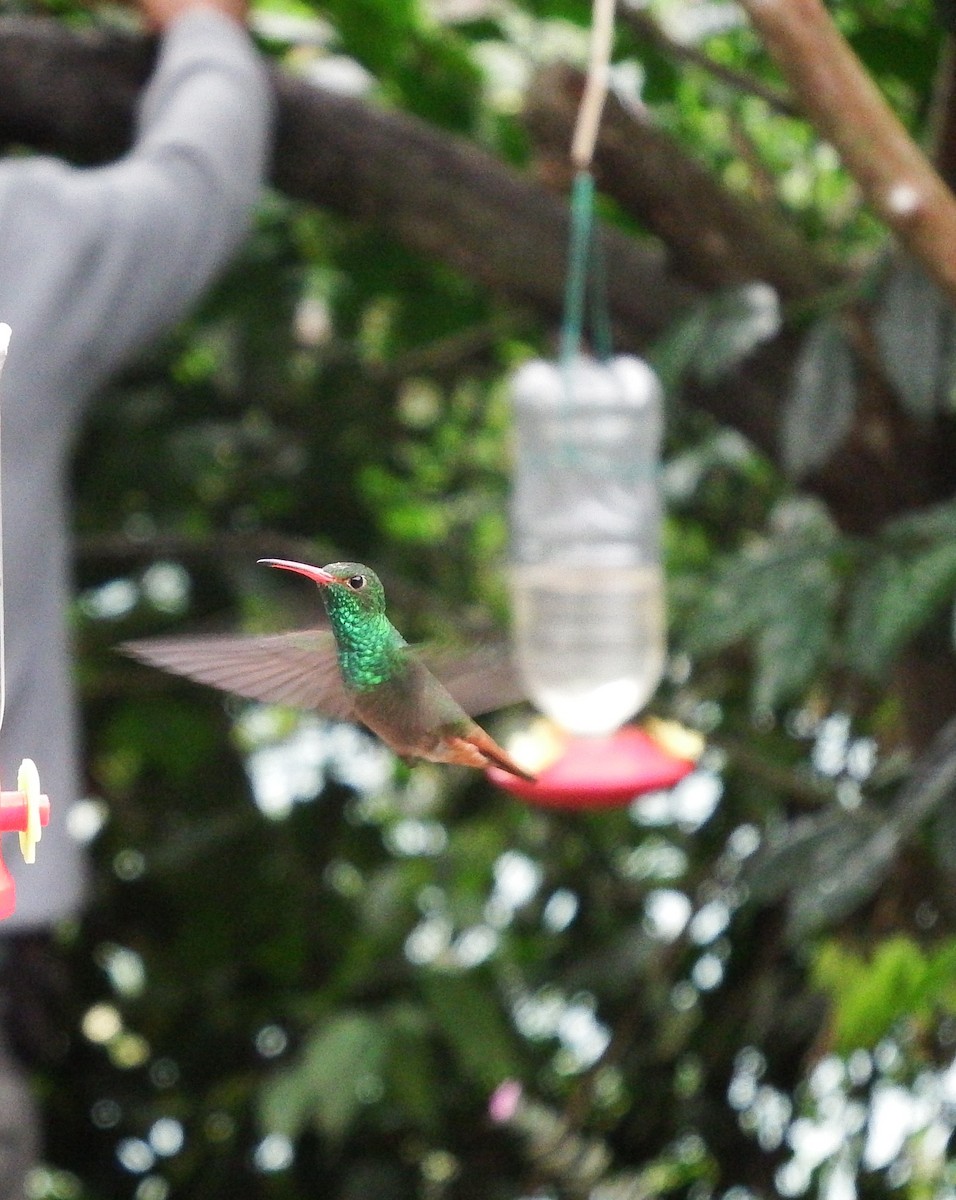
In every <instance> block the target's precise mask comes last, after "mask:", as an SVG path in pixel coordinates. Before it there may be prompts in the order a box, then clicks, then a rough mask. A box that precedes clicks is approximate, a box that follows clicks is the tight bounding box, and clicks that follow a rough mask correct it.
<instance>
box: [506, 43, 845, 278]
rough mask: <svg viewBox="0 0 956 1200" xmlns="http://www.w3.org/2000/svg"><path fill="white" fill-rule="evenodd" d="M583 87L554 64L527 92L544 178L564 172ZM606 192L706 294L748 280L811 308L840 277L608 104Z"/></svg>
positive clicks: (602, 145)
mask: <svg viewBox="0 0 956 1200" xmlns="http://www.w3.org/2000/svg"><path fill="white" fill-rule="evenodd" d="M583 81H584V77H583V76H582V74H581V73H580V71H577V70H576V69H574V68H573V67H569V66H565V65H562V64H557V65H554V66H551V67H548V68H547V69H545V70H543V71H541V72H540V73H539V74H538V75H537V77H536V78H535V80H534V83H533V85H532V86H531V87H530V88H529V89H528V102H527V107H526V110H525V120H526V123H527V125H528V128H529V130H530V132H531V135H532V137H533V139H534V142H535V146H536V148H537V149H538V150H539V151H540V152H542V153H543V154H544V155H545V156H546V159H547V161H546V168H547V170H548V177H549V178H551V177H552V176H553V175H554V174H555V173H556V172H559V171H561V170H562V168H563V170H564V171H567V165H566V164H567V158H568V155H567V146H568V141H569V138H570V135H571V130H572V128H573V126H574V121H575V115H576V113H577V106H578V101H579V99H580V95H581V89H582V87H583ZM594 168H595V174H596V176H597V180H598V183H599V185H600V188H601V190H602V191H603V192H606V193H607V194H608V195H610V196H613V197H614V199H615V200H617V201H618V203H619V204H620V205H621V207H622V208H623V209H624V210H625V211H626V212H627V213H628V214H630V215H631V216H633V217H634V218H636V219H637V220H638V221H640V222H641V223H642V224H643V225H644V226H646V227H647V228H648V229H649V230H650V231H651V232H652V233H654V234H656V235H657V236H658V237H659V238H660V239H661V240H662V241H663V242H664V244H665V245H666V246H667V247H668V250H669V251H670V254H671V256H672V261H673V263H674V266H675V268H676V269H677V270H678V271H680V273H681V274H682V275H683V276H685V277H686V278H688V279H690V280H692V281H693V282H694V283H697V284H699V285H700V286H702V287H704V288H707V289H711V288H715V287H722V286H728V285H732V284H735V283H747V282H750V281H751V280H754V279H760V280H763V281H764V282H766V283H769V284H771V285H772V286H773V287H775V288H776V289H777V291H778V292H779V293H780V296H781V298H782V299H783V300H785V301H787V300H797V301H799V300H808V299H812V298H814V297H816V296H818V295H819V293H820V292H821V291H822V290H823V289H824V288H826V287H830V286H833V284H834V282H836V281H837V279H838V278H839V274H838V272H837V271H836V269H835V268H834V267H832V266H831V265H830V264H827V263H825V262H823V261H822V260H821V259H820V257H819V255H818V254H817V253H816V251H815V250H814V249H813V247H812V246H810V245H809V244H808V243H807V241H806V240H805V239H804V238H803V237H801V236H800V234H799V232H798V231H797V229H796V228H795V226H794V225H793V224H792V223H791V222H788V221H786V220H785V219H784V218H783V216H782V215H781V214H780V212H779V211H778V210H776V209H774V208H771V207H770V206H769V205H765V204H760V203H758V202H756V201H755V200H752V199H750V198H748V197H746V196H742V195H735V194H734V193H732V192H730V191H728V190H727V189H726V188H725V187H723V186H722V184H721V183H720V182H719V181H718V180H717V179H715V178H714V176H713V175H711V174H710V172H709V171H707V169H706V168H705V167H704V166H702V165H701V164H700V163H699V162H697V161H696V160H695V159H694V158H692V157H691V156H690V155H689V154H688V153H687V152H686V151H685V150H684V148H683V147H682V146H681V145H680V144H679V143H678V142H676V141H675V140H674V139H673V138H672V137H670V135H669V134H667V133H665V132H664V131H662V130H660V129H657V128H655V127H654V125H653V124H652V122H651V120H650V119H648V118H647V117H646V115H645V114H643V113H642V112H640V111H638V110H636V109H635V108H629V107H626V106H625V105H624V104H622V103H621V101H620V100H619V99H617V98H616V97H615V96H613V95H611V96H609V97H608V99H607V103H606V105H605V109H604V118H603V120H602V123H601V130H600V135H599V137H598V143H597V147H596V153H595V158H594Z"/></svg>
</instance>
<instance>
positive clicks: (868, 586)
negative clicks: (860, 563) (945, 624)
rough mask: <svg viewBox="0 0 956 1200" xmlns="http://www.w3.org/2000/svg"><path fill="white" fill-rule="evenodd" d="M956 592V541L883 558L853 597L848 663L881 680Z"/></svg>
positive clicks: (867, 575)
mask: <svg viewBox="0 0 956 1200" xmlns="http://www.w3.org/2000/svg"><path fill="white" fill-rule="evenodd" d="M954 591H956V542H944V543H942V544H941V545H934V546H931V547H930V548H929V549H927V550H923V551H921V552H918V553H915V554H910V555H909V556H907V557H903V556H902V555H899V554H883V555H881V556H880V557H879V558H877V560H876V561H875V562H874V563H873V564H872V566H870V567H869V568H868V569H867V570H865V571H864V573H863V575H862V576H861V578H860V580H859V582H858V583H857V586H856V588H855V590H854V592H853V594H852V596H851V598H850V608H849V613H848V616H847V624H846V635H845V639H844V645H845V651H846V658H847V662H848V664H849V665H850V666H851V667H852V668H853V669H854V670H856V671H859V672H860V673H861V674H863V675H868V676H871V677H873V678H880V677H881V676H883V675H884V674H885V672H886V670H887V669H888V667H889V666H890V664H891V663H892V662H893V660H894V658H895V657H896V655H897V654H898V653H899V651H900V650H901V649H902V648H903V646H904V645H905V644H906V643H907V642H908V641H909V640H910V639H911V638H912V637H913V636H914V634H916V633H917V632H918V631H919V629H920V628H921V627H922V626H923V625H924V624H925V623H926V622H927V621H928V620H929V618H930V617H932V616H933V615H934V613H936V612H937V611H938V610H939V609H940V607H941V606H942V604H943V603H944V602H945V601H946V600H947V599H949V598H951V597H952V595H953V593H954Z"/></svg>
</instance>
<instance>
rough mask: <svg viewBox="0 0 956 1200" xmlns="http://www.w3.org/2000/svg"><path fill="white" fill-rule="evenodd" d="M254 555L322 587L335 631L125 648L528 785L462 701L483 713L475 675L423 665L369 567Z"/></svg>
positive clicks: (406, 754) (415, 755) (178, 670)
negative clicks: (397, 625) (389, 611)
mask: <svg viewBox="0 0 956 1200" xmlns="http://www.w3.org/2000/svg"><path fill="white" fill-rule="evenodd" d="M259 562H260V563H263V564H265V565H266V566H270V567H278V568H279V569H280V570H283V571H295V572H296V573H297V574H299V575H304V576H305V577H306V579H311V580H312V581H313V583H316V584H318V586H319V588H320V591H321V595H322V599H323V601H324V603H325V608H326V611H327V613H328V616H329V621H330V624H331V626H332V629H331V632H327V631H325V630H321V629H320V630H308V631H302V632H295V633H280V634H272V635H270V636H265V637H228V636H225V637H195V638H155V639H149V640H147V641H142V642H127V643H126V644H125V645H124V646H122V647H121V649H122V650H124V651H125V652H126V653H127V654H130V655H132V656H133V657H134V658H138V659H140V660H141V661H142V662H146V663H149V664H151V665H152V666H157V667H162V668H163V669H164V670H167V671H172V672H173V673H174V674H177V675H185V676H187V677H188V678H190V679H195V680H197V681H198V682H200V683H208V684H211V685H212V686H213V687H217V688H221V689H222V690H223V691H227V692H234V693H235V694H236V695H239V696H245V697H247V698H249V699H252V700H264V701H268V702H271V703H278V704H289V705H292V706H294V707H297V708H311V709H315V710H316V711H317V712H319V713H321V714H323V715H324V716H327V717H333V718H338V719H340V720H346V721H358V722H361V723H362V724H363V725H366V726H367V727H368V728H369V729H371V730H372V731H373V732H374V733H377V734H378V736H379V737H380V738H381V739H382V741H383V742H385V744H386V745H388V746H390V747H391V748H392V750H394V751H395V753H396V754H398V755H400V756H401V757H402V758H404V759H406V760H410V759H419V758H423V759H428V760H430V761H431V762H443V763H459V764H461V765H463V766H467V767H487V766H490V765H491V764H492V763H494V764H495V765H497V766H499V767H501V768H502V769H503V770H505V771H508V772H509V773H510V774H512V775H517V776H518V777H519V778H521V779H527V780H529V781H530V782H534V780H535V776H534V775H532V774H531V773H530V772H528V771H526V770H525V769H524V768H523V767H520V766H519V765H518V764H517V763H516V762H515V761H514V759H512V758H511V756H510V755H509V754H508V753H507V751H505V750H504V749H502V747H501V746H499V745H498V744H497V742H495V741H494V739H493V738H492V737H491V735H490V734H488V733H486V732H485V730H484V729H482V728H481V726H480V725H478V724H477V723H476V722H475V721H473V720H472V718H471V717H470V716H469V715H468V712H467V711H466V708H465V707H463V703H464V704H465V705H466V706H468V707H470V708H472V709H473V710H474V711H483V708H482V705H481V703H480V702H477V703H476V702H475V697H474V693H475V690H476V689H475V684H476V677H475V672H474V671H468V670H467V669H465V670H462V669H456V668H455V667H454V666H453V665H452V664H450V663H448V662H446V663H444V664H442V663H441V662H440V660H438V659H436V660H435V670H437V671H438V673H439V674H441V675H443V676H445V678H446V682H447V684H448V686H447V687H446V686H445V683H443V682H440V681H439V679H438V678H437V676H436V675H435V674H433V673H432V670H431V669H430V668H429V666H428V665H427V663H426V659H427V658H428V657H429V655H428V652H427V651H421V650H419V649H418V648H416V647H413V646H410V645H409V644H408V643H407V642H406V641H405V639H404V638H403V637H402V635H401V634H400V633H399V632H398V630H397V629H396V628H395V626H394V625H392V623H391V622H390V621H389V619H388V617H387V615H386V612H385V589H384V588H383V587H382V584H381V581H380V580H379V578H378V576H377V575H376V574H375V572H374V571H372V570H371V569H370V568H369V567H366V566H363V564H362V563H354V562H339V563H329V564H328V566H325V567H312V566H309V564H308V563H300V562H289V561H288V560H286V559H283V558H260V559H259ZM449 689H451V690H449ZM485 690H486V691H487V687H486V688H485ZM453 693H455V694H453ZM515 698H517V697H515ZM488 707H491V706H490V705H489V706H488Z"/></svg>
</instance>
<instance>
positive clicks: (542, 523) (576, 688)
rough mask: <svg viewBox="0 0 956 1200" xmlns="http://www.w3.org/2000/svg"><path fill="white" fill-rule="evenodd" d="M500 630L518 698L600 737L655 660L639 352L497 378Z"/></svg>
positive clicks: (655, 454)
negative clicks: (502, 497)
mask: <svg viewBox="0 0 956 1200" xmlns="http://www.w3.org/2000/svg"><path fill="white" fill-rule="evenodd" d="M511 395H512V401H513V406H514V418H515V419H514V431H515V473H514V484H513V489H512V499H511V537H512V565H511V574H510V583H511V599H512V617H513V637H514V647H515V653H516V657H517V661H518V665H519V668H520V670H521V672H522V675H523V677H524V681H525V684H526V686H527V688H528V691H529V696H530V698H531V700H532V701H533V702H534V703H535V704H536V705H537V707H538V708H540V709H541V711H542V712H544V713H545V714H547V715H548V716H549V717H551V718H552V719H553V720H554V721H556V722H557V723H558V724H559V725H561V726H562V727H563V728H564V729H566V730H567V731H568V732H570V733H574V734H578V735H582V736H587V735H601V734H608V733H611V732H613V731H614V730H615V729H617V728H618V727H619V726H620V725H622V724H623V723H624V722H625V721H626V720H627V719H628V718H629V717H631V716H632V715H633V714H634V713H635V712H637V711H638V710H639V709H641V708H642V707H643V706H644V705H645V704H646V703H647V701H648V700H649V699H650V697H651V695H652V694H653V692H654V690H655V688H656V687H657V684H658V682H659V680H660V676H661V672H662V670H663V667H664V655H665V634H664V628H665V614H664V586H663V575H662V570H661V563H660V525H661V503H660V492H659V479H658V476H659V457H660V441H661V425H662V413H661V399H662V397H661V388H660V384H659V382H658V380H657V377H656V376H655V374H654V373H653V371H652V370H651V369H650V367H649V366H648V365H647V364H646V363H645V362H643V361H642V360H641V359H638V358H634V357H618V358H613V359H611V360H609V361H608V362H598V361H596V360H594V359H590V358H587V357H584V356H577V357H575V358H573V359H571V360H570V361H568V362H567V363H551V362H545V361H541V360H536V361H533V362H530V363H526V364H525V365H524V366H523V367H521V368H520V369H519V370H518V371H517V372H516V374H515V375H514V377H513V379H512V381H511Z"/></svg>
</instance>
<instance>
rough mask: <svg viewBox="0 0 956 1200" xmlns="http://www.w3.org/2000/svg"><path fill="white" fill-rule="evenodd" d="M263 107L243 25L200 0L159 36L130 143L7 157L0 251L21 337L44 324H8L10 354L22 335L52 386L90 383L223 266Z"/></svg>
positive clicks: (251, 189) (268, 105) (260, 157)
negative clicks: (116, 156) (73, 158)
mask: <svg viewBox="0 0 956 1200" xmlns="http://www.w3.org/2000/svg"><path fill="white" fill-rule="evenodd" d="M271 121H272V102H271V89H270V86H269V81H268V76H267V72H266V69H265V66H264V64H263V63H262V61H261V60H260V58H259V56H258V54H257V53H256V51H255V49H254V48H253V46H252V44H251V42H250V40H249V38H248V36H247V34H246V33H245V31H243V30H242V29H240V28H239V27H238V26H237V25H236V24H235V23H234V22H232V21H230V20H229V19H228V18H226V17H224V16H222V15H221V14H219V13H218V12H216V11H215V10H213V9H207V8H196V9H192V10H190V11H188V12H186V13H185V14H184V15H183V16H182V17H180V18H179V19H178V20H177V21H176V22H174V23H173V25H172V26H171V27H170V28H169V29H168V30H167V31H166V33H165V35H164V37H163V41H162V45H161V49H160V56H159V61H158V63H157V66H156V69H155V71H154V73H153V76H152V78H151V80H150V83H149V85H148V87H147V89H146V91H145V93H144V97H143V101H142V104H141V108H140V114H139V122H138V130H137V137H136V140H135V143H134V146H133V148H132V149H131V150H130V151H129V153H128V154H127V155H125V156H124V157H123V158H122V159H120V160H118V161H117V162H115V163H113V164H111V165H109V166H106V167H101V168H93V169H81V168H75V167H69V166H67V165H65V164H63V163H61V162H57V161H55V160H51V159H44V158H40V159H26V160H19V161H17V162H15V163H13V162H8V163H7V164H5V167H6V171H7V172H8V174H7V175H6V177H5V179H4V183H5V187H4V188H3V189H2V190H0V261H2V262H3V263H4V264H5V270H9V271H14V272H15V273H16V275H17V280H16V284H15V286H16V288H17V292H18V293H19V294H18V298H17V299H18V302H13V305H12V306H13V308H14V309H15V310H17V309H19V310H21V312H20V314H19V315H21V316H22V317H23V318H24V320H23V326H24V332H25V333H27V340H29V332H33V331H39V330H43V331H44V339H45V344H44V345H43V346H37V345H34V346H29V347H28V346H25V345H23V343H22V342H20V344H19V346H17V333H18V330H17V328H16V325H14V346H13V347H11V360H13V356H14V353H15V348H16V349H19V350H20V351H21V353H23V354H26V353H29V354H30V355H31V361H32V362H33V364H34V366H35V365H36V364H37V363H38V362H39V361H45V364H46V367H47V370H49V371H50V377H49V379H48V383H49V384H50V385H52V386H51V387H49V388H48V389H47V394H48V395H56V394H60V395H63V394H64V393H65V392H69V393H72V395H73V396H76V395H77V392H78V390H80V391H82V390H85V389H87V388H89V387H94V386H96V385H97V384H98V383H100V382H101V381H102V379H103V378H104V377H105V376H106V375H107V374H108V373H109V372H110V371H111V370H112V369H113V368H114V367H115V366H116V365H118V364H119V363H120V362H121V361H122V360H123V359H124V358H126V357H128V355H129V354H131V353H132V352H133V351H135V350H136V349H137V348H138V347H139V346H140V345H141V344H143V343H144V342H146V341H148V340H149V339H150V338H152V337H153V336H155V335H156V334H158V333H159V332H160V331H161V330H162V329H163V328H165V327H167V326H168V325H170V324H171V323H172V322H173V321H175V319H176V318H177V317H179V316H180V315H181V314H182V312H183V311H184V310H185V309H186V308H187V307H188V305H189V304H190V303H191V302H192V301H193V300H195V299H196V297H197V296H198V294H199V293H200V292H201V290H202V289H203V288H204V287H205V286H206V285H207V284H208V283H209V282H210V280H211V278H212V277H213V276H214V275H215V274H216V273H217V272H218V271H219V270H220V269H221V268H222V267H223V265H224V264H225V262H226V261H227V260H228V258H229V257H230V255H231V254H232V253H233V252H234V251H235V249H236V248H237V246H238V244H239V243H240V241H241V240H242V238H243V237H244V236H245V234H246V233H247V231H248V227H249V221H250V216H251V211H252V208H253V206H254V204H255V201H256V199H257V197H258V195H259V193H260V190H261V188H262V185H263V180H264V175H265V170H266V166H267V159H268V153H269V141H270V138H269V134H270V128H271ZM4 243H6V245H4ZM5 250H6V253H4V251H5ZM7 283H8V286H14V281H13V280H12V279H8V280H7ZM3 290H4V289H3V288H2V287H0V296H2V294H3ZM0 319H3V314H2V313H0ZM10 321H11V324H14V320H13V319H12V315H11V319H10ZM37 356H40V357H37ZM57 364H60V365H62V368H63V370H64V371H65V372H70V373H71V376H72V378H71V384H72V386H70V387H69V388H68V389H62V388H60V387H58V386H56V385H57V384H62V382H63V380H62V379H57V378H56V376H55V371H53V370H51V369H52V368H54V367H55V366H56V365H57ZM11 365H12V361H11Z"/></svg>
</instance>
